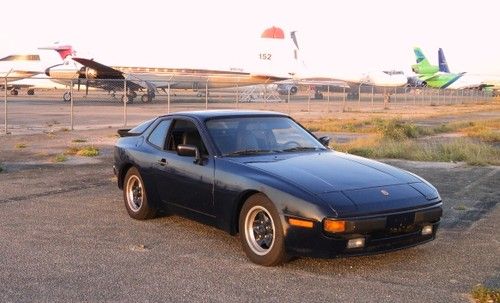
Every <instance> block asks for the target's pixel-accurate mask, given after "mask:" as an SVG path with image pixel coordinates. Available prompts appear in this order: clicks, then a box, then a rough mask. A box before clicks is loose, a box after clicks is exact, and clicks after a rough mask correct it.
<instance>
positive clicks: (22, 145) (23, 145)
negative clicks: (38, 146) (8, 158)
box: [16, 143, 28, 149]
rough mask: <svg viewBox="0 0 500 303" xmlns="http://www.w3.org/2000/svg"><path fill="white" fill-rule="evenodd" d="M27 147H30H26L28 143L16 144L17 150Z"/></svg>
mask: <svg viewBox="0 0 500 303" xmlns="http://www.w3.org/2000/svg"><path fill="white" fill-rule="evenodd" d="M26 147H28V145H26V143H17V144H16V148H18V149H23V148H26Z"/></svg>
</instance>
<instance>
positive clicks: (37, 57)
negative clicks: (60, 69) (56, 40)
mask: <svg viewBox="0 0 500 303" xmlns="http://www.w3.org/2000/svg"><path fill="white" fill-rule="evenodd" d="M39 49H41V50H55V51H56V52H57V53H59V57H58V58H59V59H58V58H56V57H54V56H50V53H49V52H43V51H42V52H36V53H35V52H29V53H24V54H11V55H8V56H5V57H3V58H1V59H0V78H4V81H0V87H4V86H5V79H6V80H7V89H8V90H10V94H11V95H14V96H16V95H18V94H19V90H21V89H22V88H26V89H27V94H28V95H34V94H35V88H41V87H44V88H54V87H56V88H61V87H62V86H61V85H59V84H57V83H54V82H52V81H50V79H49V78H47V77H45V75H44V71H45V69H46V67H47V66H50V65H52V64H54V63H55V62H57V61H59V60H63V61H64V60H65V58H66V57H67V56H68V55H69V53H71V52H72V48H71V46H69V45H58V44H54V45H52V46H47V47H44V48H39ZM35 76H36V78H34V77H35Z"/></svg>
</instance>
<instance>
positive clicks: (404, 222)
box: [385, 212, 415, 229]
mask: <svg viewBox="0 0 500 303" xmlns="http://www.w3.org/2000/svg"><path fill="white" fill-rule="evenodd" d="M414 222H415V213H414V212H412V213H404V214H397V215H390V216H387V220H386V223H385V227H386V228H390V229H393V228H396V229H399V228H404V227H408V226H410V225H412V224H413V223H414Z"/></svg>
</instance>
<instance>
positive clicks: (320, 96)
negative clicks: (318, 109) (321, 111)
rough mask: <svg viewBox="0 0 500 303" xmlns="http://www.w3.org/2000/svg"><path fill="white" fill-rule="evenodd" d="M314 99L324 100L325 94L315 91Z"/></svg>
mask: <svg viewBox="0 0 500 303" xmlns="http://www.w3.org/2000/svg"><path fill="white" fill-rule="evenodd" d="M314 99H315V100H323V93H322V92H318V91H315V92H314Z"/></svg>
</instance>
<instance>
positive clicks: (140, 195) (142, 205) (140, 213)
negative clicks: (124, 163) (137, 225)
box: [123, 167, 156, 220]
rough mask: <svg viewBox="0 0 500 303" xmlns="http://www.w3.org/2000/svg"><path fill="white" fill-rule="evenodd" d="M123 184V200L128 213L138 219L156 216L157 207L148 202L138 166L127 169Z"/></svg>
mask: <svg viewBox="0 0 500 303" xmlns="http://www.w3.org/2000/svg"><path fill="white" fill-rule="evenodd" d="M123 184H124V186H123V200H124V202H125V208H126V209H127V212H128V214H129V215H130V216H131V217H132V218H134V219H138V220H144V219H150V218H154V217H155V216H156V209H154V208H152V207H151V205H150V204H149V203H148V196H147V194H146V188H145V186H144V182H143V180H142V177H141V174H140V173H139V170H137V168H135V167H131V168H130V169H129V170H128V171H127V174H126V175H125V179H124V182H123Z"/></svg>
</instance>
